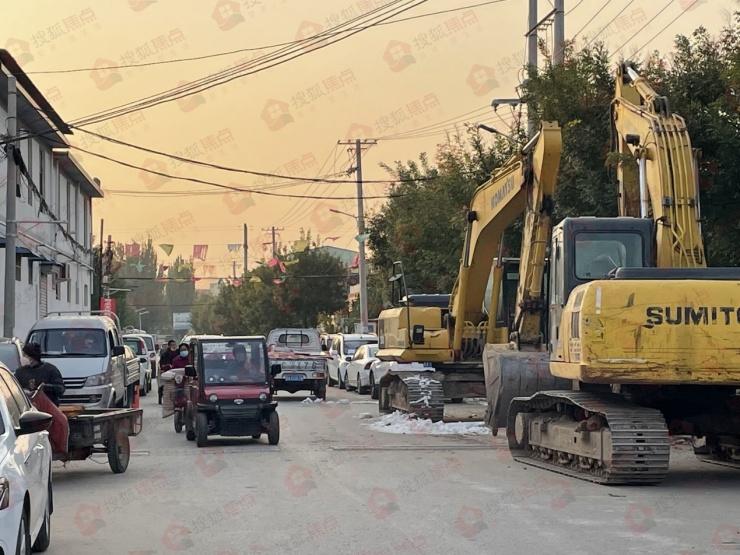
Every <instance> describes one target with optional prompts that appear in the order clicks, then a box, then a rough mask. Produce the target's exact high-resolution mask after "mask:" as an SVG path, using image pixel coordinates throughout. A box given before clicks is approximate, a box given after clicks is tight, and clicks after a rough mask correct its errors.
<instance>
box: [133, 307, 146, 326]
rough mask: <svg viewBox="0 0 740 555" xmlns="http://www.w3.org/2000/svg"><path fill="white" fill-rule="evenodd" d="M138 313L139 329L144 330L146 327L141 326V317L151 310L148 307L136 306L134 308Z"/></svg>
mask: <svg viewBox="0 0 740 555" xmlns="http://www.w3.org/2000/svg"><path fill="white" fill-rule="evenodd" d="M134 310H135V311H136V313H137V314H138V315H139V329H140V330H143V329H144V328H143V327H142V326H141V317H142V316H143V315H144V314H149V311H148V310H147V309H146V308H136V309H134Z"/></svg>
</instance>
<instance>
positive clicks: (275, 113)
mask: <svg viewBox="0 0 740 555" xmlns="http://www.w3.org/2000/svg"><path fill="white" fill-rule="evenodd" d="M260 117H261V118H262V120H263V121H264V122H265V123H266V124H267V127H268V128H269V129H270V130H271V131H277V130H278V129H282V128H283V127H285V126H286V125H288V124H289V123H291V122H293V121H295V120H294V119H293V116H291V115H290V106H289V105H288V103H287V102H283V101H282V100H276V99H274V98H271V99H269V100H268V101H267V102H266V103H265V107H264V108H262V114H261V115H260Z"/></svg>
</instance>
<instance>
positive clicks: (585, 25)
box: [571, 0, 609, 40]
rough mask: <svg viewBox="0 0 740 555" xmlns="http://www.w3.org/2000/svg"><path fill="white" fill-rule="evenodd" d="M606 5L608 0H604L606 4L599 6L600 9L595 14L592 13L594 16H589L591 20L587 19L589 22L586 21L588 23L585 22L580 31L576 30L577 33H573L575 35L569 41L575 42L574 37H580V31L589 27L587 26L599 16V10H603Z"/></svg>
mask: <svg viewBox="0 0 740 555" xmlns="http://www.w3.org/2000/svg"><path fill="white" fill-rule="evenodd" d="M608 3H609V0H606V2H604V3H603V4H602V6H601V7H600V8H599V9H598V10H596V13H594V15H592V16H591V19H589V20H588V21H587V22H586V23H585V24H584V25H583V26H582V27H581V28H580V29H578V31H576V32H575V34H574V35H573V36H572V37H571V40H575V38H576V37H577V36H578V35H580V34H581V31H583V30H584V29H585V28H586V27H588V26H589V24H590V23H591V22H592V21H593V20H594V19H596V16H597V15H599V14H600V13H601V10H603V9H604V8H605V7H606V5H607V4H608Z"/></svg>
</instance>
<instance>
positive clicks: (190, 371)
mask: <svg viewBox="0 0 740 555" xmlns="http://www.w3.org/2000/svg"><path fill="white" fill-rule="evenodd" d="M185 375H186V376H187V377H188V378H197V377H198V373H197V372H196V371H195V366H193V365H192V364H188V365H187V366H186V367H185Z"/></svg>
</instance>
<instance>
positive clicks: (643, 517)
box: [624, 503, 655, 534]
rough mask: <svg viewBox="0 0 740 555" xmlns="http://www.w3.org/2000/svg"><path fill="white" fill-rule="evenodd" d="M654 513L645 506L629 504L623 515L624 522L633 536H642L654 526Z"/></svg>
mask: <svg viewBox="0 0 740 555" xmlns="http://www.w3.org/2000/svg"><path fill="white" fill-rule="evenodd" d="M653 515H654V511H653V509H652V508H651V507H648V506H647V505H641V504H638V503H630V504H629V505H628V506H627V511H626V512H625V514H624V522H625V524H626V525H627V528H629V530H630V531H631V532H632V533H633V534H644V533H645V532H647V531H648V530H650V529H651V528H653V527H654V526H655V520H653Z"/></svg>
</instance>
